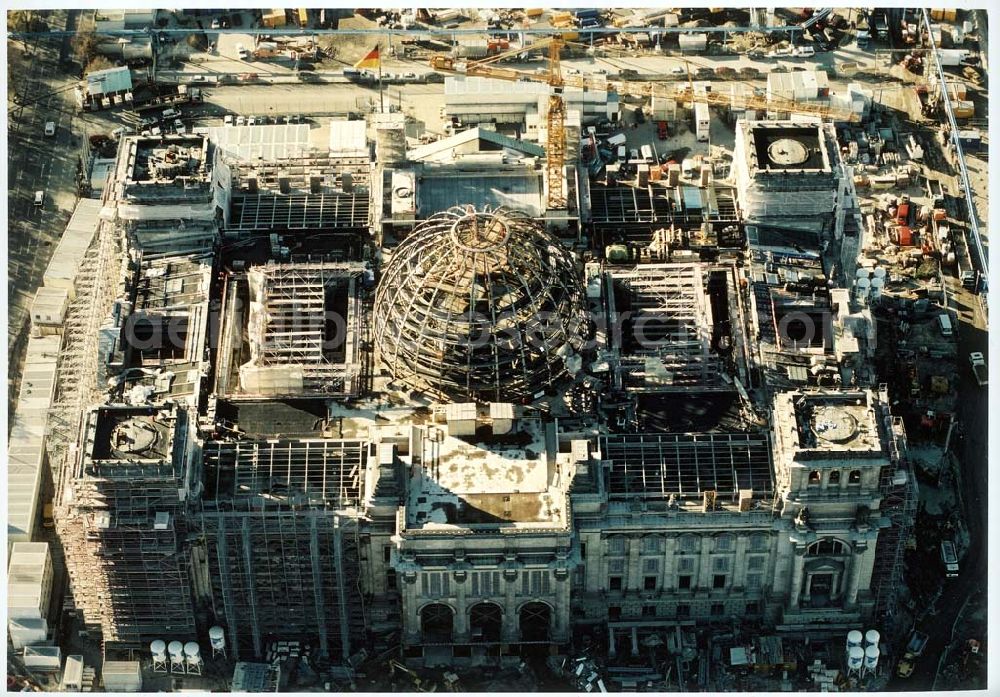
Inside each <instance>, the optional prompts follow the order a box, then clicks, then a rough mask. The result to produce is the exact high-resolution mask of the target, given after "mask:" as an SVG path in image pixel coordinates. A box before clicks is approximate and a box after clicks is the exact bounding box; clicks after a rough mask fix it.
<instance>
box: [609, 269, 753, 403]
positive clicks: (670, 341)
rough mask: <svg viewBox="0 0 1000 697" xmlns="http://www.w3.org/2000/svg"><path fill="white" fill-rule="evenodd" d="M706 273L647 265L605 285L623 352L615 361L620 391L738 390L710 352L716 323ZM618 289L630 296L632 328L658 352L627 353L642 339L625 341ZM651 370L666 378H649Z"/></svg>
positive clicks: (614, 275) (616, 273) (614, 273)
mask: <svg viewBox="0 0 1000 697" xmlns="http://www.w3.org/2000/svg"><path fill="white" fill-rule="evenodd" d="M704 271H705V269H704V266H703V265H702V264H643V265H640V266H636V267H634V268H632V269H628V270H611V271H609V272H608V277H609V279H610V280H611V282H610V283H608V284H606V299H607V303H608V308H609V319H610V324H611V326H612V327H614V345H615V348H616V349H617V350H618V351H619V355H618V357H617V359H616V361H615V381H616V386H617V387H619V388H624V389H627V390H628V391H629V392H633V393H662V392H671V391H683V392H730V391H732V390H733V389H734V388H733V385H732V382H731V381H729V382H727V381H726V380H724V379H723V376H724V375H725V366H724V364H723V362H722V359H721V358H720V357H719V355H718V354H716V353H712V351H711V348H712V347H711V339H712V337H711V333H710V332H711V329H712V326H713V318H712V308H711V307H710V304H709V303H708V301H707V294H706V291H705V273H704ZM616 286H617V287H619V288H621V289H622V290H625V291H627V292H628V293H629V295H630V297H629V305H630V306H629V313H630V316H629V317H628V319H627V322H628V326H630V327H633V326H634V327H635V328H636V329H637V330H639V331H641V333H642V335H644V338H645V339H647V340H649V339H651V340H652V341H653V342H654V343H655V345H654V346H651V347H648V348H646V347H643V346H641V345H639V346H636V347H634V348H632V349H631V350H628V346H627V344H629V343H632V342H633V341H637V340H638V337H637V336H636V335H635V334H633V335H632V336H628V337H626V336H624V334H623V331H622V330H620V329H619V319H620V313H619V309H618V307H617V305H616V301H615V287H616ZM623 324H624V322H623ZM651 365H656V366H657V371H658V373H659V372H660V371H662V372H661V374H656V375H650V374H649V373H648V371H649V369H650V366H651ZM660 366H662V367H660ZM647 378H652V379H647ZM658 383H659V384H658Z"/></svg>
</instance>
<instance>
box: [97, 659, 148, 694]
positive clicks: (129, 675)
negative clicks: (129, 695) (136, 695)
mask: <svg viewBox="0 0 1000 697" xmlns="http://www.w3.org/2000/svg"><path fill="white" fill-rule="evenodd" d="M101 677H102V678H103V680H104V690H105V691H106V692H140V691H142V673H141V672H140V670H139V661H105V662H104V667H103V668H102V669H101Z"/></svg>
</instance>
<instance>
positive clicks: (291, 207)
mask: <svg viewBox="0 0 1000 697" xmlns="http://www.w3.org/2000/svg"><path fill="white" fill-rule="evenodd" d="M368 203H369V201H368V192H367V191H365V192H363V193H356V194H355V193H350V194H348V193H329V192H327V193H320V194H293V195H290V196H283V195H278V194H244V195H242V196H241V195H236V196H233V204H232V216H231V217H230V222H229V230H230V231H266V232H287V231H292V230H320V229H326V230H332V229H347V228H356V229H362V228H366V227H368V217H369V213H368Z"/></svg>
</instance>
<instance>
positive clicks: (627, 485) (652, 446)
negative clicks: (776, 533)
mask: <svg viewBox="0 0 1000 697" xmlns="http://www.w3.org/2000/svg"><path fill="white" fill-rule="evenodd" d="M600 452H601V458H602V459H603V461H604V462H605V464H606V465H608V466H609V467H608V470H607V488H608V493H609V495H610V497H611V499H613V500H614V499H619V500H630V499H632V498H646V499H651V498H652V499H667V498H669V497H670V495H671V494H673V495H676V496H677V498H679V499H680V498H693V497H699V498H700V497H701V496H702V494H703V493H704V492H706V491H715V492H716V496H717V500H718V501H720V502H725V501H727V500H729V501H731V502H732V503H738V501H739V495H740V490H744V489H749V490H752V491H753V492H754V495H755V496H759V495H760V494H761V493H768V492H771V491H773V490H774V474H773V469H772V466H771V444H770V439H769V438H768V436H767V434H764V433H699V434H692V433H640V434H618V435H607V436H602V437H601V438H600Z"/></svg>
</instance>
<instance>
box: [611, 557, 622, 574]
mask: <svg viewBox="0 0 1000 697" xmlns="http://www.w3.org/2000/svg"><path fill="white" fill-rule="evenodd" d="M624 572H625V560H624V559H609V560H608V573H612V574H621V573H624Z"/></svg>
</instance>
